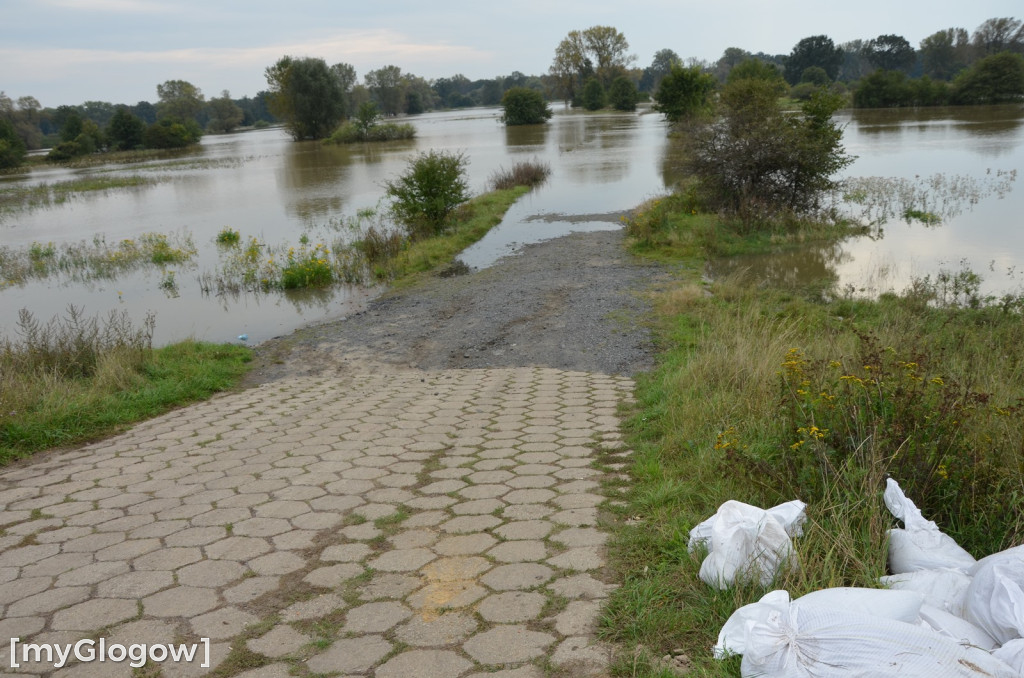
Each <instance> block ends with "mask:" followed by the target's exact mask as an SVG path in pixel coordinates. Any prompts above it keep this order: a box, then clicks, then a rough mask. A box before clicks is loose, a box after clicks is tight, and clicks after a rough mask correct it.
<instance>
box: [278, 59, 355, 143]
mask: <svg viewBox="0 0 1024 678" xmlns="http://www.w3.org/2000/svg"><path fill="white" fill-rule="evenodd" d="M342 66H345V64H337V65H335V66H334V67H330V68H329V67H328V66H327V63H326V62H325V61H324V60H323V59H314V58H311V57H304V58H301V59H299V58H295V57H290V56H285V57H281V59H279V60H278V61H277V63H276V64H274V65H273V66H269V67H268V68H267V70H266V72H265V75H266V78H267V84H268V85H269V90H270V99H269V102H268V103H269V106H270V111H271V112H272V113H273V114H274V115H275V116H276V117H277V118H279V119H280V120H282V121H283V122H284V124H285V127H286V128H287V129H288V131H289V132H290V133H291V135H292V138H294V139H295V140H296V141H299V140H301V139H322V138H324V137H326V136H327V135H328V134H330V133H331V132H332V131H333V130H334V128H335V127H337V125H338V123H339V122H340V121H341V120H342V119H343V118H344V117H345V89H344V86H345V82H346V81H347V78H346V76H347V74H348V71H347V69H344V68H341V67H342Z"/></svg>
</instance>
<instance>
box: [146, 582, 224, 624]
mask: <svg viewBox="0 0 1024 678" xmlns="http://www.w3.org/2000/svg"><path fill="white" fill-rule="evenodd" d="M215 607H217V595H216V593H214V591H213V590H212V589H202V588H194V587H190V586H175V587H174V588H171V589H167V590H165V591H161V592H160V593H155V594H153V595H151V596H149V597H148V598H143V599H142V609H143V611H144V612H145V613H146V614H147V615H150V616H153V617H194V616H196V615H199V614H202V613H203V612H207V611H209V610H212V609H213V608H215Z"/></svg>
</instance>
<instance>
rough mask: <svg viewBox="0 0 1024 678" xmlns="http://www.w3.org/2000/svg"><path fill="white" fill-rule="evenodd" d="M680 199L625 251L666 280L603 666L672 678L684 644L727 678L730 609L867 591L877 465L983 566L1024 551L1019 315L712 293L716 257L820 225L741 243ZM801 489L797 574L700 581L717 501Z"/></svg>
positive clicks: (766, 497) (877, 552) (878, 505)
mask: <svg viewBox="0 0 1024 678" xmlns="http://www.w3.org/2000/svg"><path fill="white" fill-rule="evenodd" d="M678 207H679V204H676V205H674V206H673V205H672V203H671V201H669V208H667V209H666V208H660V209H661V210H662V213H660V214H658V213H655V214H651V213H650V210H651V209H653V210H654V211H655V212H657V211H658V210H659V207H658V206H655V207H653V208H652V206H651V205H648V206H645V208H641V209H640V210H639V212H638V214H639V217H638V218H639V219H640V220H645V219H646V220H648V221H649V222H650V223H652V224H654V225H653V227H650V228H647V227H645V226H644V225H643V224H640V228H637V224H636V222H635V220H634V221H633V222H632V223H630V224H628V225H627V230H629V231H631V232H632V233H633V235H634V244H633V247H634V251H636V252H638V253H640V254H643V255H646V256H651V257H655V258H658V259H660V260H662V261H667V262H671V263H673V264H675V271H676V277H675V280H674V281H673V282H672V283H671V284H665V285H663V286H662V287H661V288H660V289H657V290H655V291H654V292H652V298H653V303H654V309H655V310H654V319H653V322H654V326H655V328H656V336H657V340H658V343H659V351H660V355H659V361H658V366H657V368H656V369H654V370H652V371H651V372H649V373H647V374H644V375H641V376H640V377H639V378H638V381H637V390H636V396H637V405H636V410H635V411H634V412H632V414H631V415H630V418H629V419H628V423H627V432H628V439H629V443H630V445H631V446H632V448H633V449H634V451H635V454H634V456H633V458H632V459H633V462H632V466H631V474H632V477H633V485H632V487H631V490H630V492H629V495H628V500H627V506H626V507H624V508H623V509H622V517H623V518H626V517H629V518H631V520H630V521H629V524H628V525H623V526H622V527H621V528H619V529H618V530H617V533H616V535H615V537H614V539H613V542H612V544H611V551H612V557H613V562H614V564H615V567H616V569H617V570H618V572H620V574H621V577H622V582H623V585H622V586H621V587H620V588H619V589H618V590H617V591H616V592H615V593H614V594H613V596H612V598H611V601H610V604H609V605H608V607H607V609H606V612H605V614H604V617H603V620H602V625H601V629H602V630H601V633H602V634H603V636H604V637H605V638H606V639H608V640H611V641H614V642H616V643H617V644H619V646H620V647H622V648H623V652H624V654H623V656H622V657H620V658H619V660H618V661H617V662H616V664H615V665H614V667H613V672H614V675H619V676H627V675H628V676H641V677H642V676H658V677H659V678H668V676H672V675H674V674H672V673H671V671H670V669H668V668H667V667H666V666H664V665H663V664H662V663H661V662H660V661H659V660H658V659H657V658H658V657H663V656H664V655H666V654H669V653H675V651H677V650H679V651H682V652H685V653H686V654H687V655H688V656H689V658H690V659H691V660H692V663H693V670H692V673H691V674H689V675H694V676H738V675H739V662H738V661H737V660H736V659H733V660H730V661H726V662H720V661H716V660H714V659H713V658H712V656H711V648H712V646H713V645H714V644H715V642H716V639H717V635H718V633H719V631H720V630H721V628H722V625H723V624H724V623H725V621H726V620H727V619H728V617H729V616H730V615H731V614H732V612H733V611H735V610H736V609H737V608H738V607H740V606H742V605H745V604H748V603H751V602H755V601H756V600H757V599H758V598H760V597H761V596H762V595H763V594H764V593H766V592H767V591H769V590H772V589H775V588H785V589H787V590H789V592H790V594H791V595H792V596H793V597H797V596H800V595H802V594H804V593H807V592H809V591H812V590H817V589H821V588H827V587H832V586H866V587H877V586H878V583H877V578H878V577H879V576H881V575H883V574H886V531H887V530H888V528H890V527H892V526H894V525H895V522H894V521H893V520H892V519H891V517H890V516H889V514H888V512H887V511H886V509H885V507H884V505H883V503H882V500H881V497H882V489H883V486H884V478H885V476H886V475H887V474H892V475H893V477H895V478H896V479H897V480H898V481H900V483H901V485H902V486H903V487H904V489H905V490H906V491H907V494H908V496H910V497H911V498H912V499H913V500H914V501H915V502H916V503H917V504H918V506H920V507H921V508H922V510H923V512H924V514H925V516H926V517H928V518H931V519H934V520H936V521H937V522H938V523H939V525H940V527H941V528H942V529H943V530H944V531H946V532H947V533H948V534H950V535H951V536H952V537H953V538H954V539H956V540H957V542H958V543H960V544H961V545H962V546H964V547H965V548H967V549H968V550H969V551H971V552H972V553H973V554H974V555H975V556H976V557H981V556H984V555H986V554H988V553H992V552H994V551H997V550H1000V549H1002V548H1006V547H1009V546H1012V545H1014V544H1019V543H1021V541H1022V540H1024V510H1022V502H1021V501H1020V497H1021V495H1022V494H1024V461H1022V459H1024V457H1022V455H1021V454H1020V441H1021V440H1022V439H1024V418H1022V417H1021V416H1020V414H1021V408H1022V405H1021V403H1022V400H1021V398H1022V396H1024V324H1022V323H1021V321H1020V314H1019V312H1016V311H1014V310H1012V308H1009V309H1008V307H1007V306H999V305H989V306H985V305H981V306H979V307H977V308H971V307H969V306H967V305H956V304H953V305H950V304H946V305H941V304H936V303H934V302H935V300H936V299H937V298H939V297H940V296H941V295H940V294H939V293H938V291H937V290H936V289H934V288H932V289H929V288H928V286H927V285H924V286H921V285H918V286H917V287H915V288H914V289H912V290H911V291H909V292H907V293H904V294H901V295H886V296H883V297H882V298H881V299H879V300H877V301H870V300H861V299H854V298H844V297H841V296H840V297H838V298H832V300H830V301H823V300H822V296H821V294H820V287H816V288H812V289H808V290H806V291H804V290H777V289H766V288H763V287H756V286H752V285H747V284H743V283H742V282H741V281H738V280H720V281H716V282H714V283H711V284H707V283H705V282H704V281H702V280H701V275H700V274H701V272H702V270H703V261H704V257H706V256H709V253H711V252H714V253H715V254H720V253H721V251H722V249H723V248H726V249H729V250H732V251H750V250H764V249H767V248H772V247H793V246H794V245H795V244H796V243H799V242H800V241H802V240H806V239H807V238H809V237H813V232H812V230H802V229H791V230H789V231H787V232H775V233H773V234H769V235H764V234H761V235H752V236H750V237H745V236H742V235H737V234H736V233H735V231H733V230H732V229H729V228H728V227H727V226H726V225H723V224H722V223H721V222H720V221H718V220H717V219H716V218H715V217H712V216H708V215H701V214H695V213H694V212H693V210H685V211H683V210H680V209H678ZM826 237H832V236H829V235H826ZM723 243H724V246H723ZM812 427H818V428H812ZM795 498H798V499H802V500H804V501H806V502H807V503H808V523H807V525H806V526H805V532H806V533H805V536H804V537H803V538H801V539H798V540H796V548H797V551H798V554H799V559H800V563H801V567H800V569H799V570H798V571H794V572H789V573H786V574H783V575H781V576H780V577H779V578H778V579H777V580H776V581H775V582H773V584H772V585H771V586H768V587H764V586H761V585H758V584H752V583H746V584H741V585H738V586H736V587H734V588H732V589H729V590H726V591H717V590H714V589H712V588H711V587H709V586H707V585H706V584H704V583H703V582H702V581H701V580H700V579H699V577H698V572H699V569H700V564H701V560H702V558H703V554H693V555H691V554H689V553H688V552H687V541H688V537H689V531H690V529H691V528H693V527H694V526H695V525H696V524H697V523H698V522H700V521H702V520H704V519H705V518H707V517H709V516H711V515H712V514H714V513H715V512H716V511H717V509H718V507H719V506H720V505H721V504H722V503H723V502H724V501H726V500H729V499H735V500H739V501H743V502H746V503H749V504H753V505H757V506H762V507H765V508H767V507H769V506H773V505H775V504H778V503H781V502H784V501H788V500H791V499H795ZM623 522H625V521H623ZM637 646H642V648H643V649H644V651H640V652H634V648H637Z"/></svg>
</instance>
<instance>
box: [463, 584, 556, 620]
mask: <svg viewBox="0 0 1024 678" xmlns="http://www.w3.org/2000/svg"><path fill="white" fill-rule="evenodd" d="M545 603H547V598H546V597H545V596H544V595H543V594H540V593H536V592H526V591H510V592H508V593H498V594H495V595H492V596H488V597H487V598H484V599H483V600H482V601H480V604H479V605H478V606H477V612H478V613H479V614H480V616H481V617H483V618H484V619H486V620H487V621H490V622H498V623H502V624H508V623H510V622H525V621H530V620H532V619H536V618H537V617H539V616H540V613H541V610H543V609H544V605H545Z"/></svg>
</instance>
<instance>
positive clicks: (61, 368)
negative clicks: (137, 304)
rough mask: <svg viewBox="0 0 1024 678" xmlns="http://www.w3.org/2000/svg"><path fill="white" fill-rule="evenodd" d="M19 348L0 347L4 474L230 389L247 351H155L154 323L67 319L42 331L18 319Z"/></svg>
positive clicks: (191, 345)
mask: <svg viewBox="0 0 1024 678" xmlns="http://www.w3.org/2000/svg"><path fill="white" fill-rule="evenodd" d="M20 331H21V339H20V340H19V341H18V342H12V341H10V340H7V341H4V342H3V344H0V368H2V369H0V372H2V374H0V405H2V407H0V465H3V464H7V463H9V462H10V461H12V460H14V459H18V458H22V457H26V456H29V455H31V454H33V453H35V452H39V451H41V450H46V449H49V448H53V447H58V446H64V445H75V444H80V443H84V442H88V441H90V440H94V439H97V438H100V437H103V436H106V435H110V434H112V433H115V432H117V431H119V430H122V429H123V428H124V427H125V426H127V425H129V424H131V423H134V422H137V421H140V420H142V419H146V418H149V417H153V416H156V415H158V414H161V413H163V412H166V411H167V410H169V409H172V408H173V407H178V406H181V405H185V404H188V403H191V402H195V401H198V400H202V399H204V398H208V397H209V396H210V395H211V394H213V393H214V392H216V391H219V390H223V389H226V388H230V387H231V386H232V385H234V384H235V383H237V381H238V379H239V378H240V377H241V376H242V374H244V373H245V371H246V369H247V366H246V363H247V362H248V361H249V350H248V349H246V348H244V347H241V346H229V345H217V344H208V343H203V342H194V341H185V342H181V343H178V344H174V345H171V346H167V347H164V348H159V349H152V348H151V346H150V339H151V337H152V320H151V319H149V320H147V322H146V323H145V324H144V326H143V327H141V328H136V327H133V326H132V325H131V323H130V321H128V319H127V317H126V316H116V315H112V316H111V317H109V318H108V319H107V320H106V321H104V322H100V321H98V320H95V319H84V318H82V317H81V315H80V313H79V312H78V311H77V310H75V309H74V308H72V309H70V311H69V314H68V316H67V317H65V318H63V319H61V320H59V321H54V322H51V323H49V324H47V325H42V324H40V323H38V322H36V321H35V320H34V319H33V318H32V317H31V316H30V315H28V314H26V313H24V312H23V313H22V322H21V327H20Z"/></svg>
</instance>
